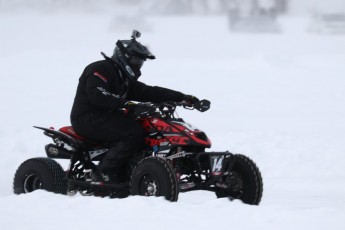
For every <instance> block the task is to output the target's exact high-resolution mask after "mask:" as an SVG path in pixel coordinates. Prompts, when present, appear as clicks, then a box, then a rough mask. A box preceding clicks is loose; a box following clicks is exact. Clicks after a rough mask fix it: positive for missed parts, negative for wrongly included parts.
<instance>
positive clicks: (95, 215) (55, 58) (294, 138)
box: [0, 11, 345, 230]
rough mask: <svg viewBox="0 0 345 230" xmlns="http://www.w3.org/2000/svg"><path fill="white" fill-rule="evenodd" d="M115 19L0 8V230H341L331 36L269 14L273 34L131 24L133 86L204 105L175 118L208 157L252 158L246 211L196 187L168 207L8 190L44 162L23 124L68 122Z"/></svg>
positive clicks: (340, 49) (340, 50) (215, 22)
mask: <svg viewBox="0 0 345 230" xmlns="http://www.w3.org/2000/svg"><path fill="white" fill-rule="evenodd" d="M115 15H116V14H110V13H108V12H89V13H88V14H86V13H82V12H61V11H60V12H48V13H42V12H41V13H38V12H31V13H30V12H25V11H23V12H21V11H20V12H16V13H4V12H3V13H1V15H0V35H1V39H0V69H1V75H0V78H1V84H0V100H1V101H0V102H1V103H0V104H1V105H2V106H0V112H1V113H0V114H1V120H2V124H1V129H0V134H1V139H0V146H1V148H2V159H1V161H0V175H1V177H0V228H1V229H2V230H6V229H21V230H23V229H35V230H39V229H96V228H100V229H143V230H144V229H160V228H163V229H218V228H221V229H313V230H314V229H326V228H327V229H332V230H333V229H339V230H340V229H345V197H344V194H345V184H344V182H345V170H344V165H345V157H344V154H345V145H344V141H345V106H344V105H345V90H344V88H345V77H344V76H345V65H344V63H345V36H342V35H335V36H326V35H314V34H307V33H306V32H305V29H306V27H307V22H308V21H307V20H306V19H305V18H282V19H281V22H282V24H283V29H284V33H282V34H274V35H269V34H265V35H262V34H254V35H249V34H234V33H230V32H229V31H228V25H227V20H226V18H225V17H221V16H218V17H216V16H213V17H197V16H193V17H190V16H189V17H187V16H184V17H183V16H181V17H172V16H169V17H153V16H152V17H146V18H142V19H141V20H137V21H138V22H139V24H138V25H137V29H139V30H140V29H141V28H143V31H142V32H143V35H142V38H141V41H142V43H143V44H147V45H149V47H150V48H151V50H152V52H153V53H154V54H156V56H157V60H154V61H149V62H147V63H146V64H145V66H144V67H143V76H142V78H141V80H142V81H144V82H146V83H147V84H151V85H159V86H163V87H164V86H165V87H169V88H172V89H176V90H180V91H182V92H185V93H189V94H193V95H196V96H198V97H199V98H207V99H209V100H211V101H212V108H211V110H210V111H208V112H206V113H199V112H197V111H186V110H183V109H180V110H179V115H180V116H181V117H183V118H184V119H185V120H186V121H189V122H190V123H192V124H193V125H195V126H197V127H199V128H200V129H202V130H204V131H205V132H206V133H207V134H208V136H209V137H210V138H211V140H212V141H213V146H212V148H211V150H213V151H222V150H230V151H231V152H236V153H244V154H246V155H247V156H249V157H251V158H252V159H253V160H254V161H255V162H256V163H257V165H258V166H259V168H260V170H261V172H262V176H263V180H264V195H263V198H262V202H261V203H260V205H259V206H250V205H245V204H243V203H241V202H240V201H233V202H230V201H229V200H228V199H227V198H224V199H216V197H215V195H214V194H213V193H210V192H206V191H196V192H189V193H182V194H180V196H179V200H178V202H177V203H170V202H168V201H166V200H164V199H163V198H153V197H152V198H146V197H129V198H126V199H108V198H97V197H83V196H81V195H76V196H74V197H68V196H63V195H57V194H52V193H48V192H45V191H36V192H33V193H31V194H25V195H13V194H12V180H13V175H14V173H15V170H16V169H17V167H18V166H19V165H20V164H21V163H22V162H23V161H24V160H26V159H28V158H32V157H37V156H44V155H45V154H44V145H45V144H47V143H49V142H50V140H49V139H48V138H47V137H45V136H44V135H43V134H42V132H41V131H39V130H36V129H34V128H32V126H33V125H38V126H43V127H50V126H54V127H56V128H58V127H61V126H65V125H68V124H69V113H70V109H71V105H72V102H73V99H74V95H75V90H76V86H77V83H78V78H79V76H80V74H81V72H82V70H83V68H84V67H85V66H86V65H87V64H89V63H90V62H93V61H95V60H99V59H101V58H102V57H101V55H100V54H99V52H100V51H104V52H105V53H107V54H109V55H110V54H111V52H112V49H113V47H114V44H115V42H116V40H117V39H126V38H128V36H129V35H130V33H131V30H132V29H133V28H132V25H131V24H130V22H129V23H128V24H127V25H126V24H125V25H123V24H120V23H119V20H120V19H119V18H118V17H115ZM127 22H128V21H127ZM119 25H121V29H117V28H118V27H119V28H120V26H119ZM59 162H60V163H61V164H62V165H63V166H65V167H66V165H67V163H68V162H67V161H64V160H61V161H59Z"/></svg>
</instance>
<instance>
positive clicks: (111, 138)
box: [71, 30, 199, 182]
mask: <svg viewBox="0 0 345 230" xmlns="http://www.w3.org/2000/svg"><path fill="white" fill-rule="evenodd" d="M138 37H140V33H139V32H138V31H135V30H134V31H133V34H132V36H131V40H118V41H117V42H116V47H115V49H114V53H113V56H112V57H111V58H109V57H107V56H106V55H105V54H103V53H102V55H103V56H104V58H105V60H101V61H97V62H94V63H91V64H90V65H88V66H87V67H86V68H85V70H84V72H83V73H82V75H81V77H80V79H79V85H78V88H77V92H76V96H75V99H74V104H73V108H72V112H71V123H72V126H73V128H74V130H75V132H76V133H77V134H79V135H80V136H83V137H85V138H87V139H91V140H95V141H102V142H106V143H109V144H110V149H109V151H108V153H107V154H106V155H105V157H104V158H103V159H102V160H101V162H100V163H99V165H98V169H97V170H96V173H95V175H98V176H96V180H105V181H106V180H108V179H105V178H109V181H111V182H119V181H121V180H124V179H123V178H121V176H120V172H122V170H124V167H126V166H127V164H128V162H129V159H130V158H131V157H132V156H134V155H136V154H138V153H139V152H140V150H142V148H143V147H144V138H145V133H144V130H143V128H142V127H141V126H140V125H139V124H138V123H137V122H136V120H135V117H133V116H129V115H126V114H125V113H124V112H123V110H124V109H127V110H128V111H136V110H137V111H138V110H140V111H141V112H143V111H145V110H146V109H148V107H143V106H141V107H140V106H139V105H136V104H134V103H131V101H139V102H165V101H173V102H181V101H184V102H186V103H189V104H191V105H193V104H194V103H196V102H197V101H199V100H198V99H197V98H196V97H194V96H191V95H185V94H183V93H181V92H178V91H174V90H171V89H166V88H162V87H158V86H148V85H146V84H144V83H142V82H140V81H138V78H139V77H140V75H141V72H140V69H141V67H142V65H143V63H144V62H145V61H146V60H147V59H155V56H154V55H153V54H152V53H151V52H150V51H149V50H148V49H147V48H146V47H145V46H143V45H142V44H140V43H139V42H138V41H137V40H136V38H138Z"/></svg>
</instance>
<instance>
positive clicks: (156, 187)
mask: <svg viewBox="0 0 345 230" xmlns="http://www.w3.org/2000/svg"><path fill="white" fill-rule="evenodd" d="M139 194H140V195H144V196H159V194H160V184H159V180H158V178H157V177H156V176H155V175H152V174H145V175H143V176H142V177H141V180H140V183H139Z"/></svg>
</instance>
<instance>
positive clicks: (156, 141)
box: [140, 117, 211, 148]
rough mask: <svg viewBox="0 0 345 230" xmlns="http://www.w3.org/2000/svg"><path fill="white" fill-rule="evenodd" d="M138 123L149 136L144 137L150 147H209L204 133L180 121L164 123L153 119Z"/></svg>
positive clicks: (142, 120)
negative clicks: (156, 134)
mask: <svg viewBox="0 0 345 230" xmlns="http://www.w3.org/2000/svg"><path fill="white" fill-rule="evenodd" d="M140 123H141V125H142V126H143V127H144V129H145V131H146V132H147V133H148V134H149V136H148V137H146V144H147V145H148V146H150V147H154V146H162V145H167V144H169V145H175V146H186V145H188V146H202V147H205V148H209V147H211V141H210V140H209V139H208V138H207V136H206V135H205V133H203V132H202V131H200V130H198V129H196V128H194V127H192V126H191V125H189V124H188V123H185V122H184V121H183V120H182V119H174V120H170V121H165V120H162V119H160V118H155V117H154V118H145V119H141V120H140ZM155 133H158V134H159V135H160V136H161V137H160V138H157V136H155ZM150 136H152V137H150Z"/></svg>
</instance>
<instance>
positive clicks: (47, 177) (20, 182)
mask: <svg viewBox="0 0 345 230" xmlns="http://www.w3.org/2000/svg"><path fill="white" fill-rule="evenodd" d="M37 189H44V190H47V191H50V192H55V193H61V194H66V192H67V184H66V181H65V172H64V170H63V169H62V167H61V166H60V165H59V164H58V163H57V162H56V161H54V160H52V159H50V158H43V157H40V158H32V159H29V160H27V161H25V162H23V163H22V164H21V165H20V166H19V168H18V169H17V171H16V173H15V175H14V180H13V192H14V193H15V194H21V193H29V192H33V191H35V190H37Z"/></svg>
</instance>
